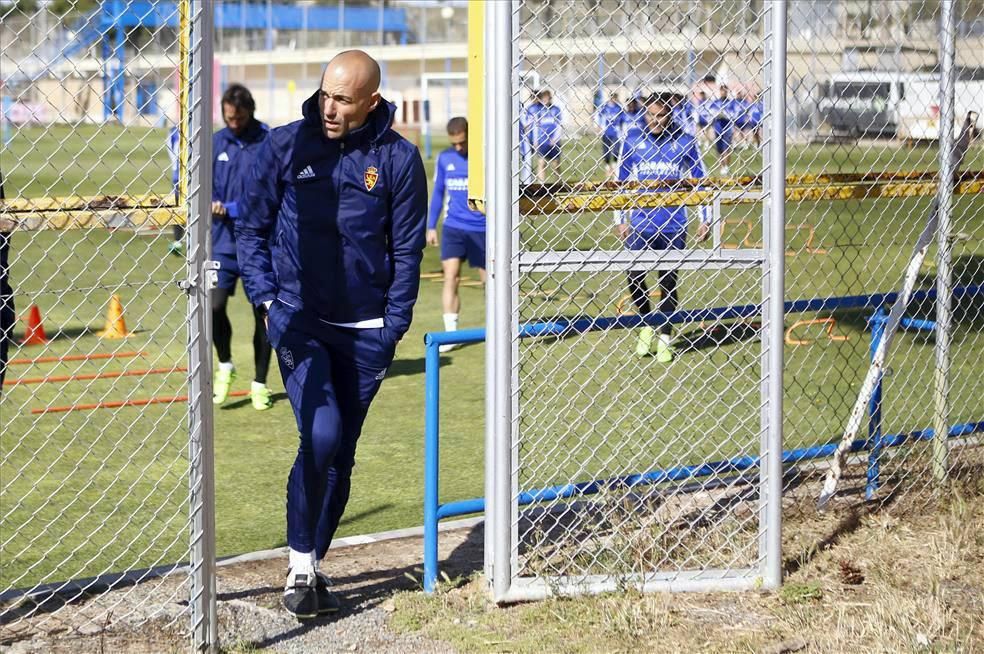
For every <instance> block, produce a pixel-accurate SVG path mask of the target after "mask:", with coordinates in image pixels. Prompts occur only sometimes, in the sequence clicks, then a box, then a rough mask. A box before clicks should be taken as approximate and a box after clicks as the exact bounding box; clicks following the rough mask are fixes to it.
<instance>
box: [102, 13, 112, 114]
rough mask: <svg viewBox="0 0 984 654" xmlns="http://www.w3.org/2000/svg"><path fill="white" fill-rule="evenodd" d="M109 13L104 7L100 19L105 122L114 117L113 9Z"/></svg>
mask: <svg viewBox="0 0 984 654" xmlns="http://www.w3.org/2000/svg"><path fill="white" fill-rule="evenodd" d="M108 8H109V9H110V10H109V11H108V12H107V11H106V10H107V5H105V4H104V5H103V15H102V16H101V17H100V21H101V22H102V25H101V29H102V30H103V32H102V38H101V39H100V49H101V50H102V78H103V122H107V121H108V120H109V118H110V116H112V115H113V109H112V108H113V80H112V77H111V75H110V67H111V64H110V61H112V55H113V53H112V50H111V49H110V47H109V29H110V26H111V25H112V24H113V22H114V21H113V12H112V8H111V7H108ZM107 14H108V15H107Z"/></svg>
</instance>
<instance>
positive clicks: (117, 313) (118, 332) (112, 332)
mask: <svg viewBox="0 0 984 654" xmlns="http://www.w3.org/2000/svg"><path fill="white" fill-rule="evenodd" d="M131 335H132V334H130V332H129V331H127V328H126V320H124V319H123V303H122V302H120V296H119V295H116V294H113V297H112V298H110V300H109V311H108V312H107V313H106V326H105V327H104V328H103V329H102V331H100V332H98V333H97V336H99V338H107V339H119V338H126V337H127V336H131Z"/></svg>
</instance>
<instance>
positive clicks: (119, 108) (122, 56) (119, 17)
mask: <svg viewBox="0 0 984 654" xmlns="http://www.w3.org/2000/svg"><path fill="white" fill-rule="evenodd" d="M125 44H126V29H125V28H124V27H123V8H122V3H121V2H119V1H117V2H116V66H117V68H116V83H115V84H114V87H115V89H116V92H115V97H114V100H115V104H114V108H115V110H116V111H115V115H116V120H118V121H120V122H121V123H122V122H123V107H124V106H125V102H124V99H125V98H126V76H125V72H126V48H125V47H124V45H125Z"/></svg>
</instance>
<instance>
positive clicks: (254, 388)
mask: <svg viewBox="0 0 984 654" xmlns="http://www.w3.org/2000/svg"><path fill="white" fill-rule="evenodd" d="M264 388H266V384H261V383H260V382H258V381H256V380H253V381H251V382H250V383H249V389H250V390H251V391H261V390H263V389H264Z"/></svg>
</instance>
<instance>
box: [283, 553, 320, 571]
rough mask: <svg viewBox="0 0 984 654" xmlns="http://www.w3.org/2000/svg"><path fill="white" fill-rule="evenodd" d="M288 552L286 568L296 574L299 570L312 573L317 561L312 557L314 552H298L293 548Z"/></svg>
mask: <svg viewBox="0 0 984 654" xmlns="http://www.w3.org/2000/svg"><path fill="white" fill-rule="evenodd" d="M289 552H290V553H289V554H288V563H287V567H289V568H290V569H291V570H292V571H293V572H298V571H299V570H306V571H311V572H314V569H315V568H314V566H315V563H316V561H317V559H316V558H315V556H314V550H311V551H310V552H298V551H297V550H295V549H294V548H290V550H289Z"/></svg>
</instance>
